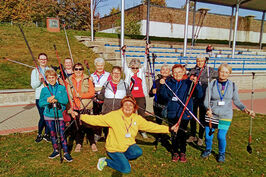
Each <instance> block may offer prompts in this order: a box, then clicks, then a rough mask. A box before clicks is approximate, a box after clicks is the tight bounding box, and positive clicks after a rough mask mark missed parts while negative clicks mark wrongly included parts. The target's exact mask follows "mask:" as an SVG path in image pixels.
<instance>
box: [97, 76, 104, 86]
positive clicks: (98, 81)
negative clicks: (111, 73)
mask: <svg viewBox="0 0 266 177" xmlns="http://www.w3.org/2000/svg"><path fill="white" fill-rule="evenodd" d="M96 76H97V78H98V80H97V79H96V81H97V84H99V83H100V80H101V78H102V77H103V74H102V75H100V76H98V75H97V74H96Z"/></svg>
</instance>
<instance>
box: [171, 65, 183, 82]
mask: <svg viewBox="0 0 266 177" xmlns="http://www.w3.org/2000/svg"><path fill="white" fill-rule="evenodd" d="M184 74H185V70H184V69H183V68H179V67H178V68H175V69H174V70H173V77H174V79H175V80H181V79H182V78H183V76H184Z"/></svg>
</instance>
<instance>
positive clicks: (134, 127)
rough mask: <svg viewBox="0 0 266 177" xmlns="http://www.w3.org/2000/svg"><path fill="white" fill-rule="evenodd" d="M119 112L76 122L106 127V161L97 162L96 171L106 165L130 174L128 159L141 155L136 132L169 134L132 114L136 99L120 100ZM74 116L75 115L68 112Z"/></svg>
mask: <svg viewBox="0 0 266 177" xmlns="http://www.w3.org/2000/svg"><path fill="white" fill-rule="evenodd" d="M121 107H122V108H121V109H119V110H116V111H112V112H110V113H108V114H105V115H85V114H82V115H81V116H80V119H81V120H82V121H83V122H85V123H87V124H90V125H93V126H103V127H109V133H108V136H107V139H106V145H105V147H106V150H107V155H108V156H109V157H110V159H106V157H102V158H100V159H99V161H98V164H97V168H98V170H100V171H102V170H103V168H104V167H105V166H106V165H107V166H109V167H111V168H113V169H115V170H117V171H119V172H122V173H130V171H131V166H130V164H129V161H128V160H134V159H137V158H138V157H139V156H141V155H142V149H141V148H140V147H139V146H138V145H137V144H136V141H135V138H136V136H137V133H138V131H139V130H142V131H147V132H152V133H169V127H168V126H165V125H158V124H156V123H153V122H150V121H147V120H145V119H144V118H142V117H141V116H140V115H138V114H136V113H135V111H136V110H137V104H136V100H135V99H134V98H133V97H131V96H125V97H124V98H123V99H122V101H121ZM72 115H73V116H75V115H77V113H76V112H73V113H72Z"/></svg>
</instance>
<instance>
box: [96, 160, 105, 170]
mask: <svg viewBox="0 0 266 177" xmlns="http://www.w3.org/2000/svg"><path fill="white" fill-rule="evenodd" d="M105 159H106V157H102V158H99V160H98V163H97V169H98V170H100V171H102V170H103V168H104V167H105V166H106V165H107V162H106V161H105Z"/></svg>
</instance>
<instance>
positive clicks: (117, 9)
mask: <svg viewBox="0 0 266 177" xmlns="http://www.w3.org/2000/svg"><path fill="white" fill-rule="evenodd" d="M118 12H120V9H119V6H118V7H117V8H114V7H113V8H112V9H111V10H110V14H109V15H113V14H116V13H118Z"/></svg>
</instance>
